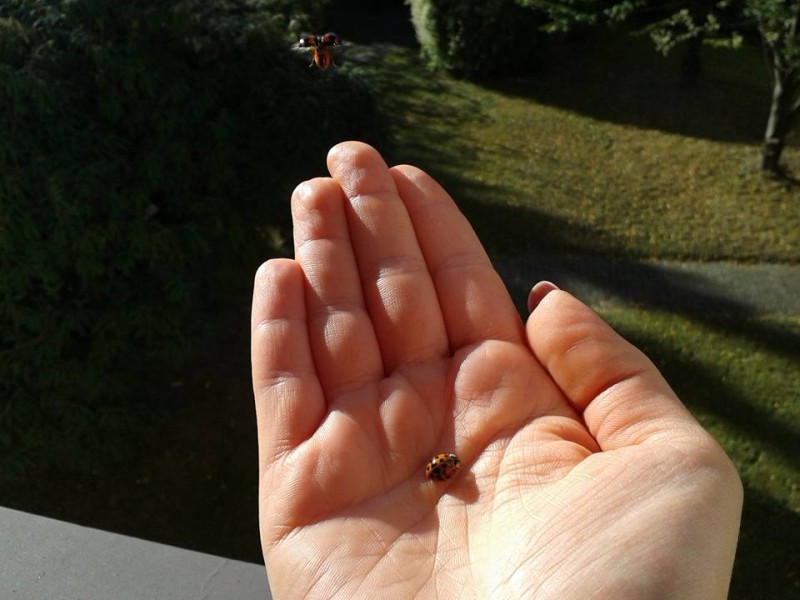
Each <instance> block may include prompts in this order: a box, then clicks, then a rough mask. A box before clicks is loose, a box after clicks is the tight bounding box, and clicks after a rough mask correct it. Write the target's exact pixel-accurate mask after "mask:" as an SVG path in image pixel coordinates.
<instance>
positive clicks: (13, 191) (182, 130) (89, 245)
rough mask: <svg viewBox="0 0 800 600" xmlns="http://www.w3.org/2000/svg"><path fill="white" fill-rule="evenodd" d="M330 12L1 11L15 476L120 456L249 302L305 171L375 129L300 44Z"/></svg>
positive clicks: (8, 430) (182, 4)
mask: <svg viewBox="0 0 800 600" xmlns="http://www.w3.org/2000/svg"><path fill="white" fill-rule="evenodd" d="M319 4H321V3H320V2H316V3H315V2H304V3H300V2H285V1H280V2H275V1H269V0H222V1H215V2H213V3H210V2H206V1H205V0H183V1H178V2H176V1H173V0H138V1H132V2H119V1H118V0H73V1H69V0H6V1H5V2H4V3H3V4H2V5H0V106H2V107H3V108H2V110H0V273H2V278H0V463H2V464H0V470H2V469H3V468H9V465H11V466H13V467H14V468H17V469H19V468H24V467H25V466H28V465H31V464H32V463H33V462H36V461H41V460H44V459H45V457H46V456H50V457H57V460H58V461H59V462H63V463H66V464H73V463H74V464H77V463H82V462H83V461H85V459H86V456H87V454H91V453H92V452H95V451H101V446H100V444H102V435H101V433H99V432H103V431H104V432H106V433H107V432H108V431H113V430H114V429H115V428H116V429H119V428H124V427H127V426H128V419H129V418H130V416H131V414H133V413H132V411H131V410H129V407H130V405H131V403H132V402H133V403H135V402H136V401H135V400H134V398H136V396H135V394H133V392H132V390H138V389H139V387H138V386H139V384H141V383H143V382H144V383H146V382H147V381H148V380H149V379H151V378H152V376H151V375H150V374H151V373H152V372H153V369H157V368H159V367H160V368H161V369H162V371H163V366H164V365H165V364H177V363H179V362H180V361H185V360H188V359H190V358H193V357H196V356H197V354H198V352H201V351H203V350H204V349H206V350H207V349H208V348H209V344H211V343H212V341H213V339H214V337H213V336H214V333H215V329H214V325H215V323H216V322H218V321H219V319H218V316H219V314H220V311H221V310H222V309H223V308H224V307H226V306H229V305H230V304H231V303H232V302H241V301H242V298H245V297H246V294H247V293H248V286H249V285H250V282H251V278H252V273H253V270H254V268H255V266H256V265H257V263H258V261H259V260H261V259H262V258H265V257H266V256H267V254H268V252H269V248H268V245H267V243H266V241H265V240H264V239H263V237H259V231H260V229H263V228H264V227H266V226H268V225H269V224H270V223H278V222H280V221H282V220H285V214H286V213H287V211H288V203H287V196H288V193H289V191H290V190H291V187H292V185H293V184H294V183H296V182H297V179H298V178H299V177H301V176H308V175H310V174H312V173H316V172H318V169H319V167H321V166H322V165H323V164H324V162H323V161H324V156H325V152H326V150H327V148H328V147H329V146H330V145H331V144H333V143H335V142H336V141H339V140H341V139H343V138H349V137H356V136H358V137H362V138H364V137H367V138H369V136H370V133H369V132H371V131H374V130H375V129H374V127H373V123H374V122H376V119H374V117H373V116H372V108H371V106H372V104H371V101H370V98H369V95H368V93H367V91H366V90H365V88H364V86H363V85H361V84H360V83H359V81H358V79H357V78H356V77H355V76H354V75H353V74H352V73H351V72H349V71H348V70H347V69H337V70H336V72H331V71H328V72H325V73H322V72H319V71H317V70H315V69H309V68H308V67H307V61H305V59H304V58H298V57H295V56H294V55H293V53H291V52H290V51H289V40H290V38H291V37H292V36H291V35H290V33H291V30H292V29H293V28H297V26H298V23H301V22H302V19H300V20H298V15H300V16H301V17H302V14H308V13H309V11H311V10H313V9H314V7H315V6H316V5H319ZM310 161H311V162H310ZM225 352H226V353H227V352H229V350H226V351H225ZM103 435H105V434H103ZM108 450H113V449H109V448H102V451H103V452H106V451H108Z"/></svg>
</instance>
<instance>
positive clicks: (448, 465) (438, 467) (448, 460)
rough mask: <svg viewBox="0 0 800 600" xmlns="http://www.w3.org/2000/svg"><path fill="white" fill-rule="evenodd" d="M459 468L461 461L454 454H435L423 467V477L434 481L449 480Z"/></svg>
mask: <svg viewBox="0 0 800 600" xmlns="http://www.w3.org/2000/svg"><path fill="white" fill-rule="evenodd" d="M460 468H461V461H460V460H459V459H458V457H457V456H456V455H455V454H437V455H436V456H434V457H433V458H432V459H430V461H428V464H427V465H425V475H426V476H427V477H428V478H429V479H435V480H436V481H446V480H447V479H450V478H451V477H452V476H453V475H455V474H456V472H457V471H458V470H459V469H460Z"/></svg>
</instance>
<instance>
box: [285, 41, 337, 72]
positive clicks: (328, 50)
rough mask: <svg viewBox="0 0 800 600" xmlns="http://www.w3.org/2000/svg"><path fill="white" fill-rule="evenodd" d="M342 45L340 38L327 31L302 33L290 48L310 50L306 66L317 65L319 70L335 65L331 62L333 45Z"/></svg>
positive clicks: (303, 50)
mask: <svg viewBox="0 0 800 600" xmlns="http://www.w3.org/2000/svg"><path fill="white" fill-rule="evenodd" d="M342 45H344V42H342V38H340V37H339V36H338V35H336V34H335V33H333V32H332V31H329V32H328V33H325V34H322V35H313V34H309V35H304V36H303V37H301V38H300V41H299V42H297V43H296V44H295V45H294V46H292V49H293V50H297V51H299V52H311V53H312V56H311V64H310V65H308V66H309V67H313V66H314V65H317V68H319V70H320V71H324V70H325V69H327V68H328V67H330V66H331V65H335V63H334V62H333V50H332V49H333V47H334V46H342Z"/></svg>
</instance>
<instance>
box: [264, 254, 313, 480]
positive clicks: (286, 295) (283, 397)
mask: <svg viewBox="0 0 800 600" xmlns="http://www.w3.org/2000/svg"><path fill="white" fill-rule="evenodd" d="M303 281H304V276H303V272H302V269H301V268H300V265H299V264H298V263H297V262H295V261H293V260H289V259H275V260H270V261H267V262H266V263H264V264H263V265H262V266H261V268H260V269H259V270H258V273H257V274H256V279H255V288H254V291H253V311H252V317H251V324H250V330H251V362H252V370H253V391H254V394H255V400H256V418H257V422H258V447H259V459H260V463H261V465H262V469H263V468H264V466H266V464H268V463H270V462H272V461H273V460H275V458H276V457H278V456H279V455H281V454H282V453H284V452H287V451H289V450H291V449H293V448H295V447H296V446H297V445H298V444H300V443H301V442H302V441H304V440H305V439H307V438H308V437H310V436H311V435H312V434H313V433H314V431H315V430H316V428H317V426H318V425H319V423H320V421H321V420H322V417H323V415H324V413H325V410H326V408H325V399H324V395H323V393H322V390H321V387H320V384H319V380H318V379H317V375H316V371H315V369H314V361H313V359H312V356H311V348H310V346H309V342H308V324H307V320H306V310H305V301H304V297H303V296H304V291H303V290H304V283H303Z"/></svg>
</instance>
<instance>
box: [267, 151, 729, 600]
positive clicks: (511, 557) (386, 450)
mask: <svg viewBox="0 0 800 600" xmlns="http://www.w3.org/2000/svg"><path fill="white" fill-rule="evenodd" d="M328 167H329V170H330V172H331V175H332V178H318V179H313V180H311V181H307V182H305V183H302V184H301V185H300V186H298V187H297V189H296V190H295V192H294V194H293V197H292V215H293V219H294V238H295V259H294V260H289V259H275V260H270V261H268V262H266V263H265V264H264V265H263V266H262V267H261V268H260V269H259V271H258V274H257V275H256V281H255V292H254V299H253V313H252V365H253V385H254V391H255V399H256V408H257V418H258V438H259V463H260V466H259V469H260V472H259V475H260V500H259V502H260V521H261V542H262V546H263V550H264V558H265V561H266V565H267V573H268V576H269V581H270V586H271V589H272V593H273V596H274V598H276V599H283V598H326V599H327V598H346V599H351V598H375V597H381V598H403V599H404V598H459V599H460V598H491V599H497V598H513V599H517V598H554V599H560V600H564V599H570V598H575V599H581V600H586V599H594V598H598V599H599V598H602V599H614V600H620V599H625V598H635V599H636V600H642V599H647V598H657V599H660V600H663V599H667V598H680V599H681V600H686V599H691V598H701V599H703V600H707V599H710V598H725V597H726V594H727V590H728V585H729V581H730V575H731V568H732V563H733V558H734V552H735V548H736V541H737V535H738V528H739V520H740V514H741V506H742V487H741V482H740V480H739V477H738V475H737V473H736V471H735V469H734V467H733V465H732V464H731V462H730V461H729V460H728V458H727V457H726V456H725V454H724V452H723V451H722V450H721V448H720V447H719V446H718V445H717V443H716V442H715V441H714V439H713V438H712V437H711V436H710V435H709V434H708V433H707V432H706V431H704V430H703V428H702V427H701V426H700V425H699V424H698V423H697V422H696V421H695V420H694V418H693V417H692V416H691V415H690V414H689V413H688V411H687V410H686V409H685V408H684V406H683V405H682V404H681V402H680V400H678V398H677V397H676V396H675V394H674V393H673V392H672V390H671V389H670V388H669V386H668V384H667V383H666V382H665V381H664V379H663V378H662V377H661V375H660V374H659V373H658V371H657V370H656V368H655V367H654V366H653V365H652V364H651V363H650V361H649V360H648V359H647V358H646V357H645V356H644V355H643V354H642V353H641V352H639V351H638V350H637V349H635V348H634V347H633V346H631V345H630V344H629V343H627V342H626V341H625V340H623V339H622V338H621V337H619V336H618V335H617V334H616V333H615V332H614V331H613V330H612V329H611V328H610V327H608V326H607V325H606V324H605V323H604V322H603V321H602V320H601V319H600V318H599V317H598V316H596V315H595V314H594V313H593V312H592V311H591V310H590V309H589V308H587V307H586V306H585V305H583V304H582V303H580V302H579V301H578V300H576V299H575V298H573V297H572V296H570V295H569V294H567V293H566V292H563V291H561V290H558V289H557V288H556V287H555V286H554V285H552V284H548V283H542V284H539V285H537V286H536V287H534V289H533V290H532V292H531V295H530V297H529V306H530V308H532V313H531V315H530V317H529V318H528V320H527V323H526V324H523V323H522V321H521V320H520V318H519V315H518V312H517V311H516V309H515V307H514V305H513V304H512V301H511V299H510V298H509V296H508V293H507V291H506V289H505V287H504V285H503V283H502V282H501V280H500V278H499V276H498V275H497V273H496V272H495V270H494V269H493V268H492V266H491V264H490V262H489V259H488V257H487V255H486V253H485V252H484V250H483V247H482V246H481V244H480V242H479V241H478V239H477V237H476V236H475V234H474V233H473V231H472V229H471V227H470V225H469V224H468V222H467V221H466V219H465V218H464V217H463V216H462V214H461V213H460V212H459V210H458V208H457V207H456V205H455V204H454V203H453V201H452V200H451V199H450V197H449V196H448V195H447V193H446V192H445V191H444V190H443V189H442V188H441V187H440V186H439V185H438V184H437V183H436V182H435V181H434V180H433V179H432V178H430V177H429V176H428V175H426V174H425V173H424V172H422V171H420V170H419V169H417V168H415V167H412V166H407V165H403V166H397V167H393V168H391V169H389V168H387V166H386V164H385V163H384V161H383V159H382V158H381V157H380V155H379V154H378V153H377V152H376V151H375V150H374V149H372V148H371V147H369V146H367V145H365V144H361V143H357V142H346V143H343V144H339V145H337V146H336V147H334V148H333V149H332V150H331V152H330V154H329V155H328ZM440 452H447V453H449V452H454V453H455V454H457V455H458V456H459V457H460V459H461V462H462V468H461V471H459V472H458V473H457V474H456V475H455V476H454V477H453V478H452V479H450V480H449V481H444V482H435V483H434V482H432V481H429V480H427V479H426V478H425V475H424V472H425V464H426V463H427V461H428V460H429V459H430V458H431V457H432V456H433V455H435V454H437V453H440Z"/></svg>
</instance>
